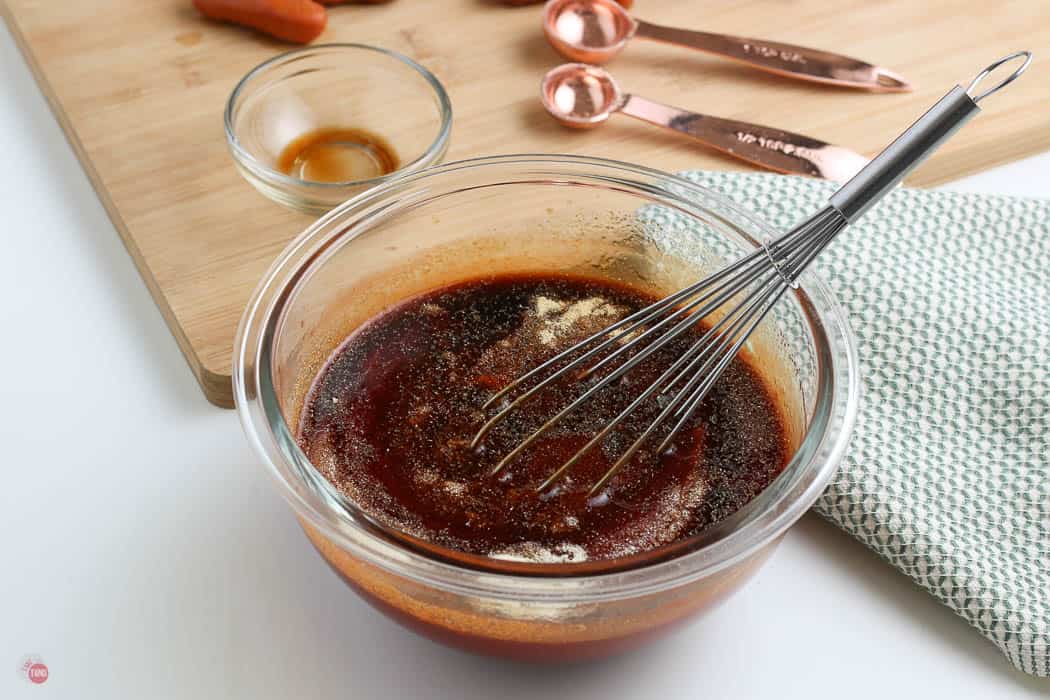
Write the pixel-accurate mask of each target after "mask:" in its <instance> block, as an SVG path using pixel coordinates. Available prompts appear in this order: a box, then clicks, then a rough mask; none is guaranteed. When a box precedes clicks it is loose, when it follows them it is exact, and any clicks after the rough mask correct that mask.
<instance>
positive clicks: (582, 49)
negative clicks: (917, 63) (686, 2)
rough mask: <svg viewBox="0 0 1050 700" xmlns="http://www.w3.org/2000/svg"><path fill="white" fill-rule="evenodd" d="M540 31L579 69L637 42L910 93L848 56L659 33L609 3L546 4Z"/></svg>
mask: <svg viewBox="0 0 1050 700" xmlns="http://www.w3.org/2000/svg"><path fill="white" fill-rule="evenodd" d="M543 31H544V33H545V34H546V35H547V40H548V41H549V42H550V43H551V46H553V47H554V49H555V50H556V51H557V52H558V53H560V54H561V55H562V56H565V57H566V58H568V59H569V60H571V61H580V62H582V63H606V62H607V61H610V60H612V59H613V57H615V56H616V54H618V53H620V51H622V50H623V48H624V46H626V45H627V42H628V41H630V40H631V39H633V38H636V37H637V38H645V39H653V40H655V41H660V42H663V43H667V44H674V45H676V46H683V47H686V48H690V49H695V50H697V51H703V52H706V53H710V54H714V55H717V56H721V57H723V58H729V59H733V60H735V61H740V62H742V63H745V64H747V65H749V66H751V67H752V68H758V69H760V70H764V71H768V72H770V73H776V74H777V75H782V76H784V77H787V78H796V79H799V80H809V81H814V82H819V83H829V84H831V85H839V86H842V87H851V88H860V89H863V90H871V91H873V92H907V91H910V90H911V89H912V86H911V84H910V83H909V82H908V81H907V80H905V79H904V78H902V77H901V76H899V75H897V74H896V73H894V72H893V71H891V70H889V69H886V68H882V67H881V66H874V65H872V64H870V63H865V62H864V61H859V60H857V59H855V58H850V57H849V56H843V55H841V54H836V53H830V52H827V51H820V50H817V49H810V48H806V47H804V46H794V45H792V44H782V43H779V42H774V41H765V40H763V39H748V38H745V37H738V36H729V35H726V34H710V33H708V32H699V31H692V30H688V29H677V28H674V27H664V26H661V25H658V24H652V23H650V22H646V21H644V20H640V19H636V18H634V17H632V16H631V15H630V13H628V12H627V10H625V9H624V8H623V7H621V6H620V5H619V4H618V3H617V2H615V1H614V0H549V1H548V2H547V4H546V5H545V6H544V8H543Z"/></svg>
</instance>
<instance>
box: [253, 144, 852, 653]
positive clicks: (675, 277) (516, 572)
mask: <svg viewBox="0 0 1050 700" xmlns="http://www.w3.org/2000/svg"><path fill="white" fill-rule="evenodd" d="M774 234H775V231H774V230H773V229H772V228H770V227H769V226H768V225H766V224H764V223H763V222H762V221H761V220H760V219H759V218H757V217H755V216H753V215H752V214H749V213H748V212H746V211H744V210H742V209H740V208H739V207H737V206H736V205H735V204H734V203H732V202H731V201H728V200H727V199H725V198H724V197H722V196H720V195H718V194H717V193H715V192H712V191H710V190H706V189H703V188H701V187H698V186H697V185H694V184H692V183H690V182H688V181H686V180H683V179H681V178H678V177H675V176H673V175H669V174H667V173H661V172H658V171H655V170H650V169H648V168H643V167H640V166H636V165H630V164H628V163H618V162H614V161H608V160H600V159H595V158H585V157H582V156H550V155H520V156H497V157H489V158H479V159H475V160H469V161H460V162H458V163H449V164H446V165H442V166H439V167H436V168H430V169H428V170H426V171H425V172H421V173H416V174H413V175H410V176H407V177H404V178H400V179H398V180H395V181H392V182H389V183H387V184H385V185H383V186H381V187H377V188H375V189H373V190H370V191H368V192H366V193H364V194H362V195H360V196H358V197H355V198H354V199H352V200H350V201H348V202H346V203H345V204H344V205H342V206H341V207H339V208H338V209H336V210H334V211H332V212H331V213H329V214H328V215H327V216H325V217H324V218H322V219H320V220H319V221H317V222H316V223H314V225H313V226H311V227H310V228H309V229H307V230H306V232H305V233H303V234H302V235H301V236H299V238H297V239H296V240H295V241H293V242H292V243H291V244H290V245H289V246H288V248H286V249H285V251H284V252H283V253H282V254H281V255H280V256H279V257H278V258H277V260H276V261H275V262H274V264H273V266H272V267H271V268H270V270H269V272H267V273H266V275H265V276H264V277H263V279H262V281H261V283H260V285H259V287H258V288H257V289H256V290H255V293H254V295H253V297H252V299H251V301H250V302H249V303H248V306H247V309H246V310H245V313H244V316H243V318H242V319H241V326H240V329H239V332H238V336H237V341H236V343H235V346H234V347H235V350H234V358H233V382H234V396H235V398H236V402H237V410H238V412H239V414H240V418H241V422H242V425H243V426H244V428H245V432H246V434H247V436H248V439H249V441H250V443H251V445H252V447H253V449H254V450H255V452H256V453H257V455H258V456H259V458H260V460H261V461H262V462H263V464H264V465H265V466H266V468H267V469H268V471H269V472H270V473H271V475H272V476H273V477H274V478H275V480H276V482H277V485H278V488H279V490H280V491H281V493H282V494H283V495H284V497H285V498H286V499H287V500H288V501H289V503H290V504H291V505H292V508H293V509H294V511H295V514H296V515H297V516H298V518H299V521H300V523H301V524H302V527H303V529H304V530H305V531H306V535H307V537H308V538H309V540H310V542H311V543H312V544H313V545H314V547H316V548H317V550H318V551H319V552H320V553H321V555H322V556H323V557H324V559H325V561H327V562H328V564H329V565H330V566H331V567H332V569H333V570H335V571H336V572H337V573H338V574H339V575H340V576H341V577H342V578H343V579H344V580H345V581H346V582H347V583H348V584H349V585H350V586H351V587H352V588H353V589H354V590H355V591H357V592H358V593H359V594H360V595H362V596H363V597H364V598H365V599H366V600H368V601H369V602H370V603H372V604H373V605H375V606H376V607H377V608H378V609H379V610H381V611H383V612H384V613H386V614H387V615H389V616H390V617H392V618H393V619H395V620H397V621H399V622H401V623H402V624H404V625H406V626H408V627H410V628H411V629H414V630H416V631H418V632H420V633H422V634H425V635H427V636H429V637H431V638H433V639H436V640H438V641H441V642H444V643H446V644H451V645H455V646H459V647H463V648H466V649H471V650H473V651H477V652H481V653H486V654H493V655H501V656H509V657H514V658H521V659H533V660H557V661H563V660H570V659H582V658H588V657H598V656H605V655H608V654H612V653H614V652H618V651H621V650H624V649H628V648H630V647H633V646H637V645H639V644H641V643H643V642H645V641H647V640H650V639H652V638H654V637H656V636H659V635H660V634H662V633H665V632H667V631H669V630H671V629H674V628H675V627H677V626H678V625H679V624H681V623H682V622H684V621H686V620H688V619H690V618H691V617H693V616H695V615H697V614H699V613H701V612H702V611H704V610H707V609H709V608H711V607H712V606H713V605H715V604H716V603H717V602H718V601H720V600H722V599H723V598H725V597H726V596H727V595H729V594H730V593H732V592H733V591H735V590H737V589H739V588H740V587H741V586H742V585H743V583H744V581H746V580H747V578H748V577H749V576H750V575H751V574H752V573H754V571H756V570H757V569H758V568H759V566H761V564H762V562H763V561H764V560H765V558H766V557H767V556H768V555H769V553H770V552H772V550H773V548H774V547H775V546H776V544H777V543H778V542H779V541H780V539H781V537H782V536H783V534H784V533H785V531H786V530H787V529H788V527H790V526H791V525H792V524H793V523H794V522H795V521H796V520H798V519H799V518H800V517H801V516H802V514H803V513H804V512H805V511H806V510H807V509H808V508H809V507H810V506H811V505H812V504H813V502H814V501H815V500H816V498H817V497H818V496H819V495H820V493H821V492H822V491H823V490H824V487H825V486H826V485H827V483H828V480H829V479H830V478H831V476H832V474H834V472H835V470H836V469H837V468H838V465H839V462H840V460H841V459H842V455H843V452H844V450H845V448H846V444H847V442H848V440H849V436H850V432H851V431H852V428H853V424H854V421H855V420H856V417H857V408H858V402H859V393H860V374H859V370H858V366H857V356H856V347H855V344H854V340H853V337H852V334H851V332H850V330H849V324H848V322H847V319H846V316H845V313H844V312H843V310H842V308H841V307H840V306H839V305H838V303H837V302H836V301H835V299H834V298H833V296H832V295H831V292H830V291H829V290H828V288H827V287H826V286H825V285H824V283H823V282H822V281H821V280H820V279H819V278H817V277H816V276H815V275H814V274H813V273H811V272H807V273H805V274H803V275H802V277H801V278H800V280H799V281H800V285H799V288H798V289H797V290H792V291H791V292H789V293H788V294H786V295H785V296H784V297H783V298H782V299H781V301H780V303H779V304H778V305H777V307H776V309H775V310H774V312H773V313H772V314H770V316H769V317H767V318H766V320H764V321H763V322H762V324H760V326H759V328H758V329H757V330H756V332H755V334H754V335H753V336H752V337H751V340H750V342H749V346H748V348H747V350H748V352H753V353H754V356H755V357H756V358H758V359H759V360H761V364H756V363H753V364H752V366H754V367H756V368H757V369H760V371H761V372H762V373H763V374H764V375H765V377H766V379H767V381H768V386H769V387H770V388H771V390H772V391H773V392H774V393H775V394H776V395H777V396H779V397H780V399H781V405H782V408H783V409H784V411H785V419H786V420H785V427H786V428H787V430H788V439H789V443H790V446H791V448H792V449H793V451H794V456H793V457H792V459H791V461H790V463H789V464H788V465H787V466H786V467H785V469H784V472H783V473H782V474H781V475H780V477H778V478H777V479H776V480H774V481H773V483H772V484H770V485H769V487H768V488H766V490H765V491H763V492H762V493H761V494H760V495H759V496H757V497H756V498H755V499H754V500H753V501H751V503H750V504H748V505H747V506H745V507H744V508H743V509H741V510H740V511H738V513H737V514H735V515H733V516H731V517H730V518H728V519H727V520H725V521H723V522H722V523H720V524H719V525H717V526H715V527H713V528H711V529H710V530H708V531H706V532H705V533H703V534H701V535H698V536H696V537H694V538H689V539H686V540H683V541H681V542H679V543H676V545H673V546H668V547H665V548H662V549H658V550H653V551H651V552H646V553H644V554H643V555H639V556H638V557H636V558H634V559H633V560H631V561H618V560H611V561H607V562H600V561H599V562H590V563H589V562H583V563H579V564H538V563H516V562H503V561H500V560H496V559H491V560H489V561H488V562H487V563H486V564H485V565H484V567H482V565H480V564H478V563H477V562H473V561H472V562H467V561H466V560H465V557H463V556H459V557H457V556H455V555H454V553H444V554H443V555H441V556H438V555H437V554H431V553H430V550H429V549H428V550H426V551H423V550H421V549H419V548H416V547H411V546H407V545H406V543H405V538H404V537H398V536H397V534H396V533H392V532H390V530H389V528H386V527H384V526H382V525H381V524H380V523H378V522H377V521H376V520H375V519H374V518H371V517H370V516H369V515H368V514H367V513H365V512H362V511H361V510H360V509H358V508H357V507H356V506H355V505H354V504H353V503H351V502H349V501H348V500H347V499H346V498H344V497H343V496H342V495H341V494H340V493H339V492H338V491H337V490H336V489H335V488H334V487H333V486H332V485H331V484H330V483H329V482H328V481H326V480H325V479H324V477H323V476H321V473H320V472H319V471H318V470H317V469H316V468H315V467H314V466H313V465H312V464H311V463H310V461H309V459H308V458H307V457H306V455H305V454H303V452H302V450H300V449H299V447H298V445H297V444H296V440H295V437H294V436H295V433H296V426H297V425H298V422H299V421H298V418H299V415H300V413H301V411H302V408H303V405H304V402H305V400H306V395H307V392H308V391H309V388H310V386H311V384H312V381H313V379H314V377H315V376H316V375H317V373H318V371H319V370H320V369H321V367H323V366H324V363H325V362H326V361H327V359H328V357H330V356H331V353H332V352H333V351H334V350H335V349H336V348H337V347H338V346H339V345H340V344H341V343H342V341H343V340H344V339H345V338H346V336H347V335H348V334H349V333H350V332H351V331H353V330H354V329H355V328H359V327H360V326H361V325H362V324H363V323H366V322H367V321H368V320H369V319H370V318H372V317H373V316H375V315H376V314H378V313H380V312H381V311H383V310H384V309H388V308H390V307H391V306H393V305H394V304H397V303H399V302H400V301H402V300H404V299H407V298H411V297H414V296H416V295H418V294H421V293H424V292H426V291H428V290H431V289H435V288H440V287H443V286H445V285H448V284H453V283H455V282H459V281H463V280H466V279H474V278H477V277H478V276H479V275H482V274H498V273H501V272H516V273H538V272H553V273H558V272H561V273H566V274H587V275H590V276H600V277H604V278H607V279H610V280H613V281H617V282H621V283H624V284H629V285H632V286H637V287H641V288H648V289H652V290H654V291H655V290H660V291H663V292H665V293H666V292H669V291H671V290H675V289H679V288H681V287H683V286H685V285H686V284H687V283H688V282H695V281H696V280H697V279H699V278H700V277H702V276H703V275H705V274H707V273H709V272H711V271H713V270H716V269H719V268H721V267H722V266H724V265H725V264H727V263H728V262H729V261H732V260H735V259H737V258H738V257H739V256H740V255H742V254H744V253H748V252H752V251H754V250H755V249H756V247H757V246H758V245H759V241H761V240H763V239H764V238H765V237H766V236H771V235H774ZM479 478H484V477H479ZM431 549H433V548H431ZM770 624H775V621H772V620H771V621H770Z"/></svg>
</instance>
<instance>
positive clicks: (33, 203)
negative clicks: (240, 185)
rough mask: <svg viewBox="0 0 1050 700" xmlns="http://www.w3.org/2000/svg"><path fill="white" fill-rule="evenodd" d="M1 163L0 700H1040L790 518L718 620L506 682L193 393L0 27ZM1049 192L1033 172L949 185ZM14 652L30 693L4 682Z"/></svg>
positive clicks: (913, 591) (844, 547)
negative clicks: (321, 548) (44, 677)
mask: <svg viewBox="0 0 1050 700" xmlns="http://www.w3.org/2000/svg"><path fill="white" fill-rule="evenodd" d="M1033 79H1038V76H1036V77H1034V78H1033ZM1004 108H1008V106H1006V107H1004ZM0 157H2V160H0V198H2V200H0V201H2V207H0V210H2V212H3V221H2V223H0V230H2V232H3V237H2V240H0V251H2V252H0V300H2V301H0V341H2V342H0V367H2V368H3V371H4V375H5V376H4V377H3V379H2V384H0V387H2V388H0V397H2V400H0V445H2V446H3V455H2V457H0V459H2V465H3V466H2V469H3V472H2V473H3V483H2V487H0V554H2V560H0V561H2V562H3V563H2V567H0V698H3V699H6V698H21V697H33V698H176V697H180V698H228V697H253V698H279V697H280V698H288V697H295V698H313V697H344V698H354V699H357V700H368V699H371V698H380V697H381V698H414V697H421V698H466V699H471V698H489V697H498V698H501V699H502V700H514V699H517V698H521V699H522V700H525V699H527V700H537V699H538V698H562V697H566V698H594V699H596V700H613V699H616V700H620V699H623V698H640V697H654V698H661V700H673V699H675V698H718V699H721V698H750V697H770V698H774V697H775V698H824V697H829V698H830V697H835V698H849V699H850V700H860V699H861V698H878V700H896V699H897V698H909V697H922V698H925V699H932V698H1024V697H1050V681H1045V680H1043V681H1040V680H1037V679H1035V678H1032V677H1029V676H1025V675H1023V674H1021V673H1020V672H1018V671H1015V670H1013V668H1012V667H1011V666H1010V665H1009V664H1008V663H1007V661H1006V660H1005V658H1004V657H1002V656H1001V654H1000V653H999V651H998V650H997V649H996V648H995V647H994V646H993V645H992V644H991V643H989V642H987V641H985V640H984V639H983V638H982V637H980V636H979V635H978V634H977V633H976V632H975V631H974V630H972V629H971V628H970V627H968V626H967V624H966V623H965V622H963V620H962V619H960V618H958V617H956V616H955V615H954V614H952V613H951V612H950V611H949V610H948V609H947V608H944V607H942V606H941V605H940V604H939V603H937V602H936V601H935V600H934V599H933V598H931V597H930V596H929V595H927V594H926V593H924V592H923V591H922V590H920V589H919V588H917V587H916V586H914V585H913V584H912V583H911V582H910V581H909V580H908V579H906V578H905V577H904V576H903V575H901V574H898V573H897V572H896V571H894V570H893V569H891V568H890V567H889V566H887V565H885V564H883V563H882V562H881V561H880V560H878V559H877V558H876V557H875V556H874V555H873V554H871V553H870V552H868V551H867V550H866V549H864V547H862V546H861V545H860V544H858V543H856V542H854V541H853V540H852V539H850V538H849V537H847V536H846V535H845V534H843V533H841V532H839V531H838V530H836V529H835V528H833V527H832V526H830V525H828V524H826V523H824V522H823V521H821V520H819V519H818V518H817V517H815V516H812V515H809V516H806V517H805V518H804V519H803V520H802V521H801V522H800V523H799V524H798V525H797V526H796V527H795V528H794V529H793V530H792V531H791V532H790V533H789V534H788V536H787V537H786V538H785V540H784V543H783V545H782V546H781V547H780V549H779V551H778V552H777V553H776V554H775V555H774V556H773V558H772V559H771V561H770V562H769V563H768V564H767V565H766V567H765V568H764V569H762V570H761V572H760V573H759V574H758V576H757V577H756V578H755V579H754V580H753V581H752V582H751V583H750V584H749V585H748V586H747V587H746V588H745V589H744V590H743V591H741V592H740V593H739V594H737V595H736V596H735V597H734V598H732V599H731V600H730V601H729V602H728V603H726V604H725V605H723V606H722V607H721V608H719V609H718V610H716V611H715V612H714V613H712V614H710V615H709V616H707V617H706V618H704V619H702V620H701V621H699V622H698V623H696V624H694V625H693V626H691V627H689V628H688V629H687V630H685V631H684V632H682V633H680V634H678V635H677V636H675V637H672V638H670V639H668V640H665V641H662V642H659V643H657V644H655V645H654V646H651V647H649V648H647V649H645V650H643V651H640V652H637V653H634V654H630V655H627V656H623V657H620V658H617V659H614V660H611V661H607V662H597V663H592V664H588V665H580V666H573V667H564V668H558V667H555V668H548V667H535V666H525V665H516V664H512V663H507V662H500V661H493V660H489V659H483V658H479V657H474V656H470V655H467V654H463V653H460V652H456V651H451V650H448V649H445V648H442V647H440V646H437V645H435V644H433V643H431V642H429V641H426V640H424V639H421V638H418V637H416V636H414V635H413V634H411V633H409V632H407V631H404V630H402V629H401V628H399V627H397V626H395V625H394V624H392V623H390V622H388V621H387V620H386V619H384V618H382V617H381V616H380V615H379V614H378V613H376V612H373V611H372V610H371V609H370V608H369V607H367V606H366V605H365V604H364V603H362V602H361V601H360V600H358V599H357V598H356V597H355V596H354V595H353V594H352V593H351V592H350V591H349V590H347V589H346V588H345V587H344V586H343V584H342V583H340V582H339V581H338V580H337V579H336V577H335V575H334V574H332V573H331V572H330V571H329V570H328V569H327V568H326V566H325V565H324V564H323V563H322V562H321V560H320V558H319V557H318V556H317V555H315V554H314V552H313V551H312V550H311V549H310V548H309V546H308V545H307V542H306V540H305V538H304V537H303V535H302V534H301V532H300V531H299V529H298V527H297V525H296V523H295V521H294V520H293V518H292V516H291V513H290V511H289V509H288V508H286V506H285V504H284V502H283V501H281V500H280V498H279V497H278V495H277V493H276V491H275V489H273V488H272V487H271V485H270V482H269V480H268V477H267V476H266V475H265V474H264V472H263V470H262V469H261V468H260V466H259V465H258V464H257V462H256V460H255V458H254V457H253V456H252V454H251V453H250V452H249V450H248V446H247V443H246V442H245V440H244V439H243V438H242V435H241V431H240V427H239V425H238V423H237V419H236V416H235V415H234V413H233V412H231V411H222V410H219V409H216V408H214V407H212V406H211V405H209V404H208V403H207V402H206V401H205V400H204V398H203V397H202V395H201V392H200V390H199V389H198V388H197V385H196V382H195V381H194V380H193V378H192V376H191V374H190V372H189V370H188V369H187V367H186V363H185V361H184V360H183V358H182V356H181V355H180V354H179V351H178V349H177V347H176V345H175V342H174V341H173V339H172V337H171V335H170V333H169V332H168V330H167V328H166V327H165V325H164V322H163V320H162V319H161V316H160V314H159V313H158V311H157V309H156V308H155V307H154V305H153V302H152V301H151V299H150V297H149V294H148V293H147V291H146V288H145V286H144V285H143V283H142V281H141V279H140V278H139V276H138V273H137V272H136V270H135V268H134V266H133V265H132V262H131V259H130V258H129V257H128V255H127V253H126V251H125V250H124V248H123V246H122V244H121V242H120V239H119V237H118V236H117V234H116V232H115V231H114V229H113V226H112V225H111V223H110V222H109V220H108V218H107V217H106V214H105V212H104V211H103V208H102V206H101V204H100V203H99V201H98V199H97V198H96V196H95V194H94V192H93V191H92V189H91V186H90V184H89V183H88V180H87V178H86V176H85V175H84V173H83V171H82V170H81V168H80V166H79V164H78V163H77V160H76V158H75V156H74V155H73V153H72V151H71V149H70V148H69V146H68V144H67V143H66V141H65V139H64V137H63V135H62V132H61V130H60V129H59V127H58V126H57V124H56V123H55V121H54V119H53V117H52V115H51V113H50V112H49V110H48V108H47V105H46V103H45V101H44V99H43V97H42V96H41V95H40V92H39V91H38V89H37V87H36V85H35V84H34V82H33V80H32V78H31V76H30V74H29V71H28V70H27V68H26V66H25V64H24V63H23V61H22V59H21V56H20V55H19V53H18V51H17V49H16V48H15V46H14V44H13V41H12V39H11V37H10V35H9V34H8V33H7V31H6V28H5V30H3V31H0ZM1048 185H1050V154H1045V155H1043V156H1040V157H1036V158H1032V159H1028V160H1026V161H1022V162H1019V163H1015V164H1013V165H1010V166H1008V167H1005V168H1000V169H998V170H995V171H992V172H988V173H984V174H982V175H979V176H977V177H972V178H968V179H967V180H964V181H961V182H958V183H954V184H953V185H952V187H953V188H955V189H966V190H972V191H984V192H1003V193H1013V194H1026V195H1036V196H1047V195H1048V193H1050V186H1048ZM260 201H261V200H260ZM30 653H37V654H40V655H41V656H42V657H43V659H44V661H45V662H46V663H47V665H48V667H49V668H50V672H51V677H50V679H49V680H48V681H47V683H46V684H44V685H41V686H31V685H29V684H28V683H27V682H26V681H24V680H22V679H20V678H19V676H18V673H17V667H18V665H19V663H20V661H21V659H22V658H23V657H24V656H25V655H26V654H30Z"/></svg>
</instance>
